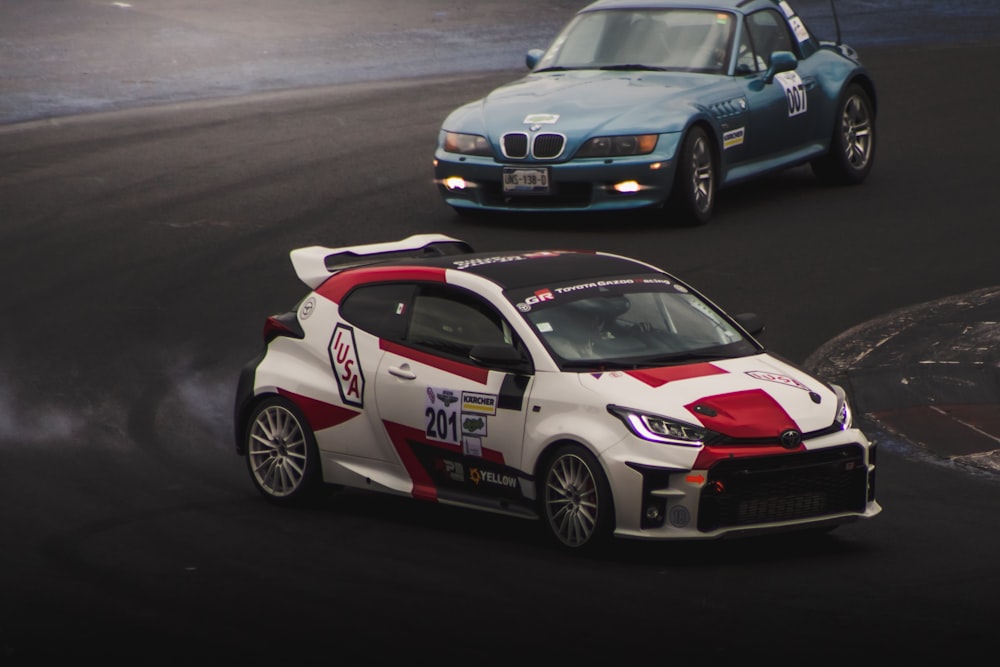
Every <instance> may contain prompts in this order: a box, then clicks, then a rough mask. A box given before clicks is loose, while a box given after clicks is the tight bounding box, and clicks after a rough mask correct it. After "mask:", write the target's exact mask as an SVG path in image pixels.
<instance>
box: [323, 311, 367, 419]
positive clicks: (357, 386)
mask: <svg viewBox="0 0 1000 667" xmlns="http://www.w3.org/2000/svg"><path fill="white" fill-rule="evenodd" d="M330 363H331V364H332V365H333V374H334V375H336V376H337V388H338V389H340V398H341V400H342V401H344V403H347V404H348V405H353V406H356V407H359V408H363V407H364V397H365V376H364V375H363V374H362V373H361V364H360V363H359V362H358V346H357V345H355V344H354V329H353V328H352V327H349V326H347V325H346V324H338V325H337V328H336V329H334V330H333V336H332V337H331V338H330Z"/></svg>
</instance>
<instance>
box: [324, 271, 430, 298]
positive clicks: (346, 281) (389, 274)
mask: <svg viewBox="0 0 1000 667" xmlns="http://www.w3.org/2000/svg"><path fill="white" fill-rule="evenodd" d="M397 280H398V281H412V280H422V281H425V282H434V283H443V282H445V269H443V268H439V267H433V266H426V267H413V266H381V267H371V268H364V269H352V270H350V271H344V272H342V273H337V274H334V276H333V277H332V278H330V279H329V280H327V281H326V282H325V283H323V284H322V285H320V286H319V287H318V288H317V289H316V293H317V294H319V295H320V296H322V297H325V298H327V299H329V300H330V301H333V302H334V303H338V304H339V303H340V302H341V300H342V299H343V298H344V295H345V294H347V293H348V292H349V291H350V290H352V289H354V288H355V287H356V286H358V285H362V284H368V283H381V282H387V283H391V282H394V281H397Z"/></svg>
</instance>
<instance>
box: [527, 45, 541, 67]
mask: <svg viewBox="0 0 1000 667" xmlns="http://www.w3.org/2000/svg"><path fill="white" fill-rule="evenodd" d="M544 55H545V51H542V50H541V49H530V50H529V51H528V54H527V55H526V56H524V64H525V65H527V66H528V69H535V65H537V64H538V61H539V60H541V59H542V56H544Z"/></svg>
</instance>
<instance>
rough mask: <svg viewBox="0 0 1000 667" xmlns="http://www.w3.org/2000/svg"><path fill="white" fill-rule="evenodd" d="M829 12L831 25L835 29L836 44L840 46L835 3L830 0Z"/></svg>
mask: <svg viewBox="0 0 1000 667" xmlns="http://www.w3.org/2000/svg"><path fill="white" fill-rule="evenodd" d="M830 12H831V13H832V14H833V25H834V28H836V30H837V45H838V46H840V20H839V19H838V18H837V5H836V3H835V2H834V0H830Z"/></svg>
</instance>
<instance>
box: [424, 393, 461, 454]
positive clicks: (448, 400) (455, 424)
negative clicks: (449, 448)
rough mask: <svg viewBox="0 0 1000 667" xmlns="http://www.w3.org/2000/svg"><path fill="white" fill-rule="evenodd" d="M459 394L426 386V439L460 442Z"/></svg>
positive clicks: (454, 443)
mask: <svg viewBox="0 0 1000 667" xmlns="http://www.w3.org/2000/svg"><path fill="white" fill-rule="evenodd" d="M461 405H462V402H461V396H459V395H457V394H456V393H455V392H454V391H452V390H451V389H436V388H434V387H428V388H427V403H426V405H425V406H424V420H425V421H424V434H425V435H426V436H427V439H428V440H437V441H439V442H448V443H451V444H453V445H457V444H460V443H461V437H462V432H461V429H460V428H459V410H460V409H461Z"/></svg>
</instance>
